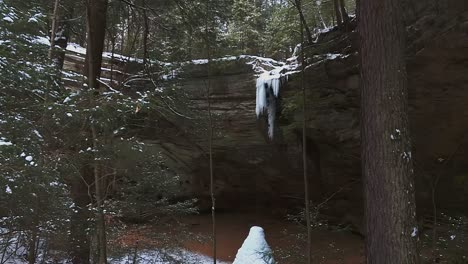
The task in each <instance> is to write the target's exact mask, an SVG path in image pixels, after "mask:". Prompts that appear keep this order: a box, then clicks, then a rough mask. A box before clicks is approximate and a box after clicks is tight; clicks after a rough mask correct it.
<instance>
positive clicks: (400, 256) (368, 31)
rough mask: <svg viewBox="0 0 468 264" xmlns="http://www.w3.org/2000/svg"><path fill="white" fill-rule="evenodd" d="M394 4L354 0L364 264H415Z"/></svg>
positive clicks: (399, 31) (400, 39)
mask: <svg viewBox="0 0 468 264" xmlns="http://www.w3.org/2000/svg"><path fill="white" fill-rule="evenodd" d="M401 11H402V10H401V3H400V1H399V0H380V1H375V0H360V5H359V10H358V12H359V14H358V17H359V33H360V41H361V45H360V49H361V50H360V54H361V78H362V91H361V140H362V169H363V176H364V192H365V210H366V217H365V219H366V251H367V263H376V264H386V263H389V264H393V263H418V252H417V247H416V240H417V226H416V204H415V196H414V191H415V188H414V173H413V164H412V157H411V140H410V131H409V124H408V98H407V96H408V93H407V80H406V66H405V30H404V25H403V21H402V17H401V13H402V12H401Z"/></svg>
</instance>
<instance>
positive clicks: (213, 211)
mask: <svg viewBox="0 0 468 264" xmlns="http://www.w3.org/2000/svg"><path fill="white" fill-rule="evenodd" d="M209 15H210V5H209V3H207V4H206V19H205V44H206V50H207V53H208V68H207V79H208V84H207V91H206V96H207V101H208V121H209V126H210V127H209V136H208V137H209V138H208V148H209V156H210V157H209V158H210V196H211V221H212V224H213V226H212V227H213V229H212V236H213V264H216V261H217V252H216V197H215V189H214V172H213V116H212V113H211V98H210V92H211V91H210V90H211V45H210V39H209V28H210V27H209Z"/></svg>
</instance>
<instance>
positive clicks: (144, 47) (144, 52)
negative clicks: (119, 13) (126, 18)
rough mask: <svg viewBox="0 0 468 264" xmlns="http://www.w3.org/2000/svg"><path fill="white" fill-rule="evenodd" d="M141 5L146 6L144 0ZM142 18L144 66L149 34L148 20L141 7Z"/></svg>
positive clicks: (144, 10) (146, 57)
mask: <svg viewBox="0 0 468 264" xmlns="http://www.w3.org/2000/svg"><path fill="white" fill-rule="evenodd" d="M143 6H144V7H146V1H145V0H143ZM143 20H144V24H145V29H144V33H143V65H144V66H145V67H146V63H147V59H148V35H149V21H148V14H146V9H143Z"/></svg>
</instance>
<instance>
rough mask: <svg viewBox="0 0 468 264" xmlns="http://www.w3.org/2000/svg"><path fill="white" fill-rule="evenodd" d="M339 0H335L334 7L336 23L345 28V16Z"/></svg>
mask: <svg viewBox="0 0 468 264" xmlns="http://www.w3.org/2000/svg"><path fill="white" fill-rule="evenodd" d="M338 1H339V0H333V8H334V9H335V14H336V24H337V25H338V28H343V16H341V10H340V4H339V2H338Z"/></svg>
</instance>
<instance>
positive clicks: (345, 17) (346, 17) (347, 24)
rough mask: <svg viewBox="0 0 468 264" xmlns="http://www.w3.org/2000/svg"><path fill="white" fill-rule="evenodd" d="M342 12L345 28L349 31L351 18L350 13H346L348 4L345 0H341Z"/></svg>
mask: <svg viewBox="0 0 468 264" xmlns="http://www.w3.org/2000/svg"><path fill="white" fill-rule="evenodd" d="M340 11H341V18H342V19H343V26H344V28H345V29H348V26H349V16H348V12H347V11H346V4H345V1H344V0H340Z"/></svg>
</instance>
